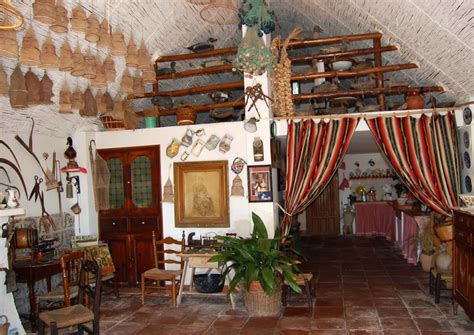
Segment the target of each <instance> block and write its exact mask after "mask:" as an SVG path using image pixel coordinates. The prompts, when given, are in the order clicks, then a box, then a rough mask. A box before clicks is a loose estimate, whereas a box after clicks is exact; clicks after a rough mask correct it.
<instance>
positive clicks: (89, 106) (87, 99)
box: [79, 87, 97, 116]
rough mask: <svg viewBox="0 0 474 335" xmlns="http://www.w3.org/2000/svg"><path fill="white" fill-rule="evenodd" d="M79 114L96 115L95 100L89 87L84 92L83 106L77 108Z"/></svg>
mask: <svg viewBox="0 0 474 335" xmlns="http://www.w3.org/2000/svg"><path fill="white" fill-rule="evenodd" d="M79 115H81V116H97V102H96V101H95V98H94V95H93V94H92V92H91V89H90V88H89V87H88V88H87V90H86V91H85V92H84V108H83V109H81V110H79Z"/></svg>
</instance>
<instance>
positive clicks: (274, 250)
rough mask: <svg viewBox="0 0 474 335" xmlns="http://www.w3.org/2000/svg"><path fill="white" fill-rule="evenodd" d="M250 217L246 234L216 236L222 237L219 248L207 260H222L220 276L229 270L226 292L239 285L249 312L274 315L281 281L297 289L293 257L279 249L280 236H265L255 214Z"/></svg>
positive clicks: (279, 306)
mask: <svg viewBox="0 0 474 335" xmlns="http://www.w3.org/2000/svg"><path fill="white" fill-rule="evenodd" d="M252 221H253V224H254V226H253V231H252V234H251V236H250V237H249V238H241V237H239V238H235V237H227V236H219V237H218V239H219V240H222V241H223V244H222V246H221V250H220V251H219V253H218V254H217V255H215V256H213V257H212V258H211V259H210V260H209V261H210V262H220V263H221V264H222V266H223V271H222V276H223V277H222V278H225V277H226V276H227V275H228V274H229V273H232V274H233V277H232V279H231V280H230V283H229V290H228V294H231V293H232V292H234V290H235V289H236V288H237V286H239V287H241V288H243V295H244V303H245V307H246V308H247V310H248V312H249V314H250V315H252V316H274V315H278V314H279V313H280V310H281V286H282V283H283V281H285V284H287V285H288V286H289V287H290V288H291V289H292V290H293V291H295V292H298V293H301V288H300V287H299V286H298V285H297V284H296V282H295V281H294V275H295V274H296V273H297V272H299V270H298V268H297V266H296V263H297V261H296V260H294V259H292V258H290V257H289V256H287V254H286V253H285V252H284V251H282V250H281V241H282V238H281V236H279V235H278V234H275V235H276V236H275V237H274V238H269V237H268V232H267V229H266V228H265V225H264V223H263V221H262V219H261V218H260V217H259V216H258V215H257V214H255V213H252Z"/></svg>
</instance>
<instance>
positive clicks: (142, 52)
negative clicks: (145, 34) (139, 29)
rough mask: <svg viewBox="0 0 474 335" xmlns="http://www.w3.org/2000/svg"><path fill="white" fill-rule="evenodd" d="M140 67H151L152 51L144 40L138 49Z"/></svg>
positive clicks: (145, 68) (143, 68) (144, 68)
mask: <svg viewBox="0 0 474 335" xmlns="http://www.w3.org/2000/svg"><path fill="white" fill-rule="evenodd" d="M138 68H139V69H140V70H143V71H145V70H148V69H149V68H150V53H149V52H148V49H147V48H146V46H145V42H144V41H143V40H142V42H141V44H140V49H138Z"/></svg>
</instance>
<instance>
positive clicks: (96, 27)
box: [86, 13, 100, 43]
mask: <svg viewBox="0 0 474 335" xmlns="http://www.w3.org/2000/svg"><path fill="white" fill-rule="evenodd" d="M99 33H100V24H99V20H98V19H97V17H96V16H95V15H94V13H92V14H91V15H89V17H88V18H87V29H86V41H89V42H92V43H97V41H98V40H99Z"/></svg>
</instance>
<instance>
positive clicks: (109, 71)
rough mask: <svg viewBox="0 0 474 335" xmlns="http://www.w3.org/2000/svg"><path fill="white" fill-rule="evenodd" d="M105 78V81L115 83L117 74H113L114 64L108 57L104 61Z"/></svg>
mask: <svg viewBox="0 0 474 335" xmlns="http://www.w3.org/2000/svg"><path fill="white" fill-rule="evenodd" d="M104 68H105V78H106V79H107V81H115V77H116V76H117V73H116V72H115V63H114V60H113V59H112V57H110V55H108V56H107V58H106V59H105V60H104Z"/></svg>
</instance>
